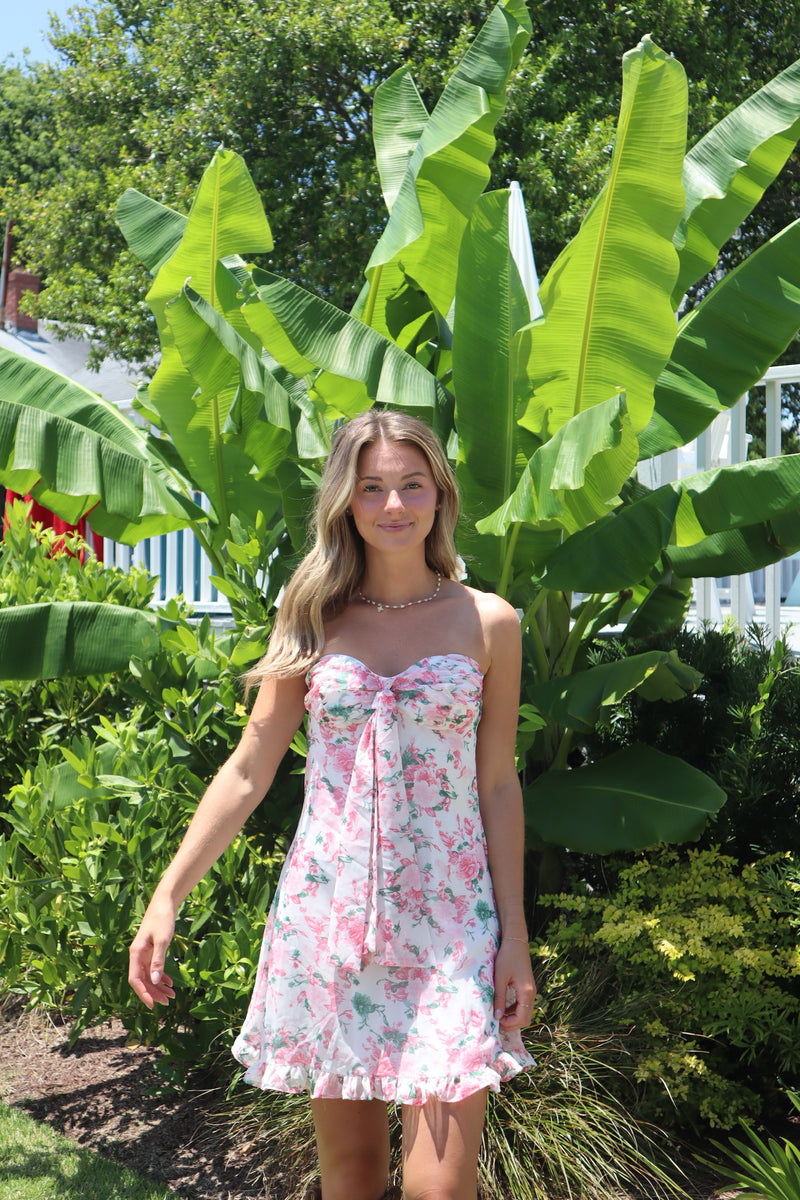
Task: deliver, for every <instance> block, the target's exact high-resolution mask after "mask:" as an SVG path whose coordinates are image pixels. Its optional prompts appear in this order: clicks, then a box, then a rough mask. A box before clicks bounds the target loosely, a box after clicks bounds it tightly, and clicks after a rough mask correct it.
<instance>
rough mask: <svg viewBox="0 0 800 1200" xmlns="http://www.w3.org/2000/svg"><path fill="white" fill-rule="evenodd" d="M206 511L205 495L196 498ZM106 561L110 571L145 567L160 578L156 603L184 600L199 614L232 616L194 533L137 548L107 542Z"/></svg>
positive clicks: (184, 531) (154, 540) (166, 535)
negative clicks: (180, 598) (213, 582)
mask: <svg viewBox="0 0 800 1200" xmlns="http://www.w3.org/2000/svg"><path fill="white" fill-rule="evenodd" d="M194 499H195V501H196V503H198V504H200V505H201V506H202V507H203V508H205V509H206V511H207V510H208V508H209V502H208V498H207V497H206V496H203V495H202V494H201V493H199V492H198V493H196V494H195V497H194ZM103 561H104V563H105V564H106V565H107V566H110V567H121V568H122V569H123V570H124V571H129V570H130V569H131V567H132V566H134V565H136V566H140V567H144V568H145V570H147V571H148V572H149V573H150V574H151V575H154V576H156V590H155V593H154V595H153V603H154V604H156V605H160V604H164V603H165V602H166V601H167V600H171V599H172V598H173V597H174V596H183V598H184V599H185V600H186V601H187V603H189V604H191V605H192V607H193V608H194V610H195V612H196V613H198V614H203V613H210V614H211V616H212V617H218V618H223V619H224V618H225V617H228V616H230V606H229V604H228V601H227V599H226V597H225V596H223V595H221V594H220V593H219V592H218V591H217V589H216V588H215V587H214V586H213V584H212V583H211V576H212V575H213V574H214V568H213V567H212V565H211V562H210V560H209V559H208V557H207V555H205V554H204V553H203V551H202V549H201V547H200V543H199V542H198V541H197V538H196V537H195V536H194V534H193V533H192V531H191V530H190V529H179V530H178V531H177V532H175V533H164V534H161V536H160V537H152V538H145V539H144V541H142V542H139V543H138V544H137V545H136V546H123V545H122V544H121V543H120V542H113V541H111V539H110V538H104V539H103Z"/></svg>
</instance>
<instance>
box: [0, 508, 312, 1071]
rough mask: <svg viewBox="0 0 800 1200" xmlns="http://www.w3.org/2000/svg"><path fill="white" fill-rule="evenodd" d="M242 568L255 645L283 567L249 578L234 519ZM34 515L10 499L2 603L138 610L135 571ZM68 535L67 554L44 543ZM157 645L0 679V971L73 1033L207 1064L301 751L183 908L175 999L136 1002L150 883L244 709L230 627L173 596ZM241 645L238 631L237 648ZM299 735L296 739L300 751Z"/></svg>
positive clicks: (252, 556) (285, 818) (239, 972)
mask: <svg viewBox="0 0 800 1200" xmlns="http://www.w3.org/2000/svg"><path fill="white" fill-rule="evenodd" d="M240 533H241V536H240V541H241V546H240V547H239V548H238V551H237V555H238V559H239V560H241V561H240V562H238V564H237V567H236V568H235V569H233V570H232V572H231V578H230V579H227V580H225V581H222V582H223V583H224V584H225V585H226V586H227V587H228V588H229V590H231V591H235V592H236V605H237V609H238V611H239V612H240V615H241V616H242V617H247V618H249V619H250V620H251V621H253V622H254V624H255V620H256V619H257V620H258V623H259V625H258V628H257V629H256V630H255V637H254V638H253V643H254V644H255V645H256V652H257V648H258V641H259V639H263V636H264V630H265V629H266V628H267V627H268V626H267V624H266V623H267V622H268V616H269V609H270V608H271V606H272V600H273V599H274V596H273V595H272V593H273V592H274V591H275V590H276V589H277V588H278V587H279V585H280V578H281V575H280V572H276V573H275V578H274V579H273V580H272V581H271V582H270V586H269V589H268V594H267V596H266V597H265V598H262V597H261V596H260V595H259V594H257V584H256V576H257V573H258V571H259V568H260V563H261V560H262V558H263V556H264V554H266V553H267V552H268V551H269V546H267V547H266V549H265V546H264V544H263V543H258V541H257V539H254V538H253V537H251V536H250V535H249V534H246V533H245V532H244V531H240ZM60 538H61V535H56V534H53V532H52V530H41V529H39V528H37V527H36V526H33V527H31V526H29V525H28V522H27V513H26V506H24V505H15V507H14V509H13V511H12V513H11V521H10V528H9V533H8V536H7V540H6V542H5V543H4V545H3V548H2V550H0V594H1V595H3V597H4V598H5V601H6V602H7V603H12V602H13V603H30V602H35V601H37V600H39V599H41V598H42V597H43V596H45V595H48V596H50V597H51V598H56V599H77V600H86V599H96V600H97V599H102V600H104V601H106V602H108V603H122V604H126V605H133V606H141V607H144V606H147V605H149V603H150V600H151V598H152V593H153V588H154V582H153V581H152V580H151V579H150V577H149V576H148V575H147V574H146V573H145V572H142V571H138V570H136V569H134V570H133V571H132V572H131V573H129V574H126V573H125V572H122V571H117V570H114V569H108V568H103V567H102V565H101V564H99V563H97V561H96V560H95V559H94V558H93V557H92V556H90V555H89V556H86V559H85V562H84V563H83V564H81V562H80V560H79V557H78V553H79V552H80V550H81V548H82V546H83V543H81V541H80V539H78V538H74V537H68V538H67V539H65V540H64V545H63V547H62V546H61V545H58V544H57V543H58V539H60ZM61 549H66V550H69V551H71V552H74V554H72V555H71V554H68V553H54V551H55V550H61ZM160 615H161V630H160V648H159V651H158V653H157V654H156V655H155V657H154V658H153V659H151V660H149V661H148V662H146V663H145V662H142V661H138V660H133V661H132V662H131V664H130V672H129V674H127V675H125V676H104V677H102V678H101V677H98V678H88V679H69V680H47V681H42V682H39V683H36V684H15V683H6V684H4V685H2V686H0V746H2V749H3V750H4V759H5V763H4V768H3V770H4V774H5V776H6V780H5V782H6V788H5V790H4V798H3V801H2V803H0V962H2V976H3V978H2V985H3V986H4V987H5V988H6V989H10V990H11V991H13V992H15V993H18V994H22V995H24V996H26V997H27V998H28V1000H29V1002H30V1003H32V1004H37V1005H43V1006H47V1007H58V1008H66V1009H67V1010H69V1011H71V1012H72V1014H73V1016H74V1022H73V1025H72V1029H71V1038H72V1040H74V1038H75V1037H77V1035H78V1033H79V1032H80V1031H81V1030H82V1029H84V1028H86V1027H87V1026H89V1025H91V1024H93V1023H96V1022H98V1021H101V1020H103V1019H106V1018H108V1017H110V1016H118V1017H120V1018H121V1019H122V1020H123V1022H124V1023H125V1025H126V1027H127V1028H128V1029H129V1030H130V1031H131V1033H132V1035H133V1036H135V1037H138V1038H142V1039H145V1040H147V1041H150V1042H155V1043H157V1044H159V1045H161V1046H163V1047H164V1048H165V1049H166V1050H167V1056H166V1058H165V1059H164V1060H163V1069H164V1070H165V1071H166V1072H167V1073H168V1074H169V1073H171V1074H179V1073H181V1072H182V1070H183V1068H184V1067H185V1066H190V1065H195V1064H203V1065H207V1063H208V1062H209V1061H210V1060H211V1058H212V1057H213V1051H212V1047H214V1046H215V1045H216V1044H217V1043H218V1041H219V1040H220V1039H223V1040H224V1037H225V1035H226V1034H229V1031H230V1030H232V1029H233V1028H234V1027H236V1026H237V1025H238V1024H239V1023H240V1021H241V1018H242V1017H243V1015H244V1008H245V1005H246V1003H247V998H248V994H249V991H250V988H251V986H252V980H253V976H254V972H255V963H256V960H257V956H258V950H259V944H260V939H261V930H262V929H263V924H264V918H265V915H266V910H267V908H268V905H269V902H270V900H271V896H272V891H273V889H274V886H275V882H276V879H277V873H278V871H279V869H280V866H281V863H282V860H283V856H284V853H285V848H286V844H287V838H288V835H289V833H290V831H291V830H292V829H293V827H294V825H295V823H296V818H297V813H298V808H299V802H300V792H301V780H300V779H299V777H298V775H297V774H296V773H295V766H294V764H295V762H296V758H295V757H293V756H287V758H286V760H285V761H284V763H283V764H282V766H281V768H280V770H279V772H278V777H277V778H276V781H275V783H274V785H273V787H272V789H271V791H270V802H269V804H268V805H262V806H261V808H260V809H259V810H257V811H256V813H254V814H253V816H252V817H251V819H250V821H249V822H248V827H247V830H246V832H245V833H244V834H243V835H242V836H240V837H239V838H237V839H236V840H235V842H234V843H233V845H232V846H231V847H229V849H228V850H227V851H226V853H225V854H224V855H223V856H222V857H221V859H220V860H219V862H218V863H217V864H216V866H215V867H214V868H213V869H212V871H211V872H210V873H209V875H208V876H207V877H206V878H205V879H204V880H203V881H202V882H201V883H200V884H199V885H198V887H197V888H195V890H194V891H193V893H192V895H191V896H190V897H189V899H188V900H187V901H186V903H185V905H184V906H183V910H182V913H181V917H180V920H179V922H178V926H177V929H176V936H175V940H174V944H173V954H174V957H175V959H177V961H175V962H173V963H171V964H170V968H169V969H171V972H172V974H173V975H174V977H175V979H176V984H177V991H178V998H177V1000H176V1001H175V1002H174V1004H173V1005H171V1006H170V1008H169V1010H168V1012H167V1013H166V1014H164V1013H162V1014H161V1020H160V1021H159V1017H157V1016H153V1015H151V1014H149V1013H148V1012H147V1010H146V1009H145V1008H144V1007H143V1006H142V1004H141V1002H140V1001H139V1000H138V999H137V998H136V997H135V996H134V995H133V993H132V992H131V991H130V989H129V987H128V983H127V948H128V945H129V942H130V939H131V937H132V935H133V931H134V929H135V927H136V926H137V924H138V922H139V920H140V918H141V916H142V914H143V912H144V909H145V906H146V903H147V899H148V897H149V895H150V893H151V892H152V889H153V887H154V885H155V882H156V880H157V879H158V877H159V875H160V874H161V872H162V871H163V870H164V868H165V867H166V865H167V863H168V862H169V860H170V858H171V857H172V855H173V854H174V852H175V850H176V849H177V846H178V843H179V841H180V837H181V835H182V832H183V830H184V829H185V827H186V825H187V824H188V821H189V819H190V817H191V815H192V812H193V811H194V808H195V806H196V804H197V801H198V800H199V798H200V796H201V795H202V793H203V791H204V789H205V786H206V784H207V782H208V781H209V780H210V779H211V777H212V776H213V775H214V774H215V773H216V771H217V769H218V768H219V766H220V765H221V763H222V762H223V761H224V760H225V759H226V758H227V757H228V755H229V754H230V752H231V750H232V749H233V747H234V746H235V744H236V742H237V741H238V739H239V736H240V733H241V729H242V727H243V725H244V724H245V722H246V720H247V713H246V710H245V706H244V704H243V703H242V695H241V689H240V687H239V683H238V674H239V670H240V666H241V663H240V662H236V661H235V660H234V659H233V658H232V655H234V654H237V653H239V654H241V653H242V642H241V640H240V639H239V636H238V635H237V634H236V633H235V632H231V633H223V634H218V633H217V632H215V631H214V629H213V628H212V627H211V623H210V621H209V619H208V617H205V618H203V619H202V620H201V621H197V622H195V621H193V620H192V619H190V615H189V610H188V609H187V608H186V607H185V606H184V605H182V604H179V603H177V602H176V601H171V602H170V603H169V604H168V605H167V606H166V607H165V608H164V609H163V611H162V612H161V614H160ZM250 645H251V642H250V641H249V640H248V642H247V645H246V647H245V652H246V653H248V652H249V650H248V649H247V647H249V646H250ZM302 745H303V739H302V736H301V735H298V739H297V745H296V749H298V750H300V751H302Z"/></svg>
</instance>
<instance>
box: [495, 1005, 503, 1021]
mask: <svg viewBox="0 0 800 1200" xmlns="http://www.w3.org/2000/svg"><path fill="white" fill-rule="evenodd" d="M502 1015H503V1010H502V1008H496V1009H495V1010H494V1019H495V1021H499V1020H500V1018H501V1017H502Z"/></svg>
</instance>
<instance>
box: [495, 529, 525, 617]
mask: <svg viewBox="0 0 800 1200" xmlns="http://www.w3.org/2000/svg"><path fill="white" fill-rule="evenodd" d="M519 531H520V523H519V521H515V523H514V526H513V528H512V530H511V536H510V537H509V539H508V544H507V546H506V552H505V554H504V556H503V570H502V572H501V574H500V582H499V583H498V585H497V594H498V596H502V597H503V599H504V600H505V598H506V595H507V593H508V582H509V578H510V576H511V568H512V564H513V562H514V551H515V550H516V548H517V539H518V538H519Z"/></svg>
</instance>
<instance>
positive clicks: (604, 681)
mask: <svg viewBox="0 0 800 1200" xmlns="http://www.w3.org/2000/svg"><path fill="white" fill-rule="evenodd" d="M702 678H703V677H702V675H701V674H700V672H699V671H695V670H694V668H693V667H689V666H687V665H686V664H685V663H682V662H680V660H679V659H678V656H677V654H676V653H675V651H674V650H669V651H668V650H649V651H647V652H646V653H644V654H632V655H630V657H628V658H623V659H620V660H619V661H618V662H610V663H601V664H599V665H597V666H594V667H592V669H591V670H590V671H579V672H577V673H576V674H574V675H561V676H558V677H556V678H554V679H548V680H545V681H544V682H542V683H537V684H534V685H533V686H532V687H530V688H529V689H528V692H527V698H528V699H529V700H530V702H531V703H532V704H535V705H536V707H537V708H538V710H539V712H540V713H543V714H544V715H545V716H546V717H548V718H549V720H551V721H554V722H555V723H556V724H557V725H563V726H565V727H566V728H568V729H579V730H583V731H591V730H592V729H594V727H595V725H596V724H597V722H598V720H600V718H601V716H602V710H603V708H605V707H607V706H610V705H614V704H618V703H619V702H620V700H622V699H624V697H625V696H627V695H628V694H629V693H630V692H633V691H636V690H641V689H642V688H643V687H646V688H647V697H648V699H651V700H655V699H659V700H678V699H680V697H682V696H685V695H686V694H687V692H691V691H693V690H694V689H695V688H696V687H697V685H698V684H699V683H700V681H701V680H702Z"/></svg>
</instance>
